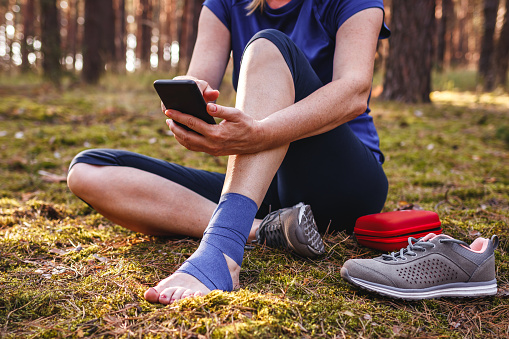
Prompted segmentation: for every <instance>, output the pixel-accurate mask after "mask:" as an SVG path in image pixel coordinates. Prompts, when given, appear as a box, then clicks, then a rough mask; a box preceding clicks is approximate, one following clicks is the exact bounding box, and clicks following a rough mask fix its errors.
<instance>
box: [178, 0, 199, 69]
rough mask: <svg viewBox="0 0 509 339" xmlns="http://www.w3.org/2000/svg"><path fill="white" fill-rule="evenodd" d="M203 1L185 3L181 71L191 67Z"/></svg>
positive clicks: (196, 0)
mask: <svg viewBox="0 0 509 339" xmlns="http://www.w3.org/2000/svg"><path fill="white" fill-rule="evenodd" d="M202 3H203V1H201V0H188V1H186V2H185V5H184V12H183V13H182V31H181V35H180V39H179V40H180V41H179V47H180V48H179V51H180V59H179V73H184V72H186V71H187V68H188V67H189V62H190V61H191V55H192V54H193V48H194V44H195V42H196V35H197V33H198V19H199V17H200V12H201V8H202Z"/></svg>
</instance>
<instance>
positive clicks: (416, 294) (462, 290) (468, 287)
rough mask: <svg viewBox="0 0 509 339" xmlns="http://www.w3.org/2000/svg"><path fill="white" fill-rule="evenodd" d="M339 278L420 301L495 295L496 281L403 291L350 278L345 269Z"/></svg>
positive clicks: (405, 298)
mask: <svg viewBox="0 0 509 339" xmlns="http://www.w3.org/2000/svg"><path fill="white" fill-rule="evenodd" d="M341 277H343V278H344V279H346V280H347V281H349V282H350V283H352V284H354V285H356V286H359V287H361V288H363V289H365V290H368V291H371V292H376V293H379V294H381V295H384V296H388V297H391V298H397V299H404V300H421V299H433V298H440V297H453V298H454V297H455V298H464V297H468V298H474V297H484V296H490V295H495V294H497V281H496V279H493V280H491V281H484V282H471V283H451V284H444V285H440V286H434V287H428V288H422V289H403V288H397V287H391V286H386V285H380V284H376V283H372V282H369V281H366V280H362V279H359V278H354V277H351V276H350V275H349V274H348V269H347V268H345V267H342V268H341Z"/></svg>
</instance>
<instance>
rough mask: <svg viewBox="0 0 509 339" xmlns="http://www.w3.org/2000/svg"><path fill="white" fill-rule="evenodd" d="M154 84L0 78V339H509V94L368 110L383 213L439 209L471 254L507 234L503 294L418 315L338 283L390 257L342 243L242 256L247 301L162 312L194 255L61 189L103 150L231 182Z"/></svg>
mask: <svg viewBox="0 0 509 339" xmlns="http://www.w3.org/2000/svg"><path fill="white" fill-rule="evenodd" d="M156 78H157V76H156V75H154V74H151V75H147V76H145V77H140V76H136V77H134V76H131V77H127V76H123V77H117V78H115V77H108V78H107V79H105V81H103V82H101V84H100V85H99V86H97V87H86V86H81V85H75V86H71V85H66V86H65V87H64V89H63V90H55V89H54V88H52V87H51V86H49V85H45V84H44V83H42V82H41V81H40V80H38V79H36V78H35V79H31V78H21V79H20V78H19V77H16V78H9V77H3V78H2V79H1V80H0V141H1V144H0V145H1V146H0V159H1V163H0V337H2V338H21V337H29V338H38V337H77V338H80V337H91V338H95V337H179V338H181V337H182V338H184V337H185V338H208V337H215V338H223V337H230V338H241V337H245V338H251V337H256V338H272V337H281V338H283V337H288V338H293V337H302V338H335V337H338V338H343V337H354V338H372V337H411V338H438V337H453V338H465V337H466V338H500V337H509V228H508V220H509V120H508V111H509V96H508V95H507V94H504V93H497V94H480V93H476V92H475V91H457V90H455V86H454V82H451V81H452V80H450V81H444V82H443V84H446V86H442V89H447V91H446V90H439V91H436V92H434V93H433V95H432V98H433V104H428V105H424V104H423V105H405V104H401V103H394V102H383V101H379V100H377V99H376V98H374V99H373V100H372V105H371V107H372V111H373V113H372V115H373V116H374V118H375V122H376V125H377V127H378V130H379V134H380V137H381V140H382V145H381V146H382V149H383V151H384V153H385V155H386V163H385V165H384V168H385V170H386V173H387V176H388V178H389V182H390V191H389V196H388V199H387V203H386V206H385V208H384V211H391V210H394V209H397V208H401V207H403V206H405V205H414V206H420V207H421V208H423V209H426V210H431V211H436V212H437V213H438V214H439V216H440V218H441V221H442V226H443V230H444V232H445V233H446V234H449V235H451V236H453V237H455V238H457V239H461V240H464V241H467V242H469V243H470V242H472V241H473V240H474V239H475V238H477V237H479V236H482V237H487V238H489V237H491V236H492V235H493V234H497V235H498V236H499V237H500V240H501V241H500V245H499V248H498V250H497V251H496V267H497V280H498V286H499V292H498V294H497V295H496V296H493V297H487V298H475V299H449V298H444V299H437V300H425V301H413V302H409V301H401V300H393V299H389V298H384V297H381V296H378V295H374V294H371V293H368V292H365V291H363V290H360V289H358V288H356V287H354V286H352V285H350V284H349V283H347V282H346V281H344V280H343V279H342V278H341V277H340V274H339V271H340V268H341V266H342V264H343V263H344V262H345V261H346V260H347V259H349V258H353V257H356V258H370V257H373V256H378V255H380V254H381V253H380V252H377V251H374V250H370V249H368V248H365V247H362V246H360V245H358V244H357V243H356V241H355V240H354V239H353V238H352V237H351V236H350V235H347V234H344V233H339V234H327V235H326V236H325V244H326V250H327V252H326V254H325V255H324V256H323V257H320V258H319V259H317V260H309V259H302V258H299V257H297V256H295V255H293V254H291V253H289V252H286V251H282V250H271V249H267V248H263V247H261V246H257V247H255V248H254V249H253V250H250V251H247V252H246V253H245V256H244V263H243V266H242V272H241V276H240V280H241V281H240V282H241V285H242V288H241V289H240V290H238V291H234V292H231V293H226V292H217V291H216V292H212V293H210V294H209V295H207V296H205V297H199V298H194V299H188V300H184V301H182V302H179V303H176V304H175V305H171V306H162V305H155V304H150V303H148V302H146V301H145V300H144V299H143V292H144V290H145V289H147V288H148V287H150V286H153V285H154V284H155V283H157V282H158V281H159V280H160V279H162V278H164V277H166V276H168V275H169V274H171V273H172V272H173V271H174V270H175V269H176V268H177V267H179V265H180V264H181V263H182V262H183V261H184V260H185V259H186V258H187V257H188V256H189V255H190V254H192V253H193V251H194V250H195V249H196V248H197V246H198V242H197V241H196V240H195V239H189V238H162V237H152V236H146V235H142V234H139V233H134V232H131V231H128V230H125V229H123V228H122V227H119V226H117V225H114V224H113V223H111V222H110V221H108V220H106V219H105V218H103V217H102V216H100V215H99V214H97V213H96V212H95V211H94V210H92V209H91V208H89V207H88V206H87V205H86V204H84V203H83V202H82V201H80V200H79V199H78V198H76V197H75V196H73V195H72V194H71V193H70V192H69V190H68V188H67V186H66V184H65V177H66V173H67V167H68V165H69V162H70V161H71V159H72V158H73V156H74V155H76V154H77V153H78V152H79V151H81V150H84V149H87V148H96V147H108V148H122V149H127V150H131V151H136V152H141V153H145V154H147V155H151V156H154V157H158V158H163V159H167V160H170V161H173V162H178V163H181V164H184V165H188V166H194V167H198V168H202V169H206V170H215V171H224V169H225V165H226V158H224V157H213V156H209V155H206V154H202V153H193V152H189V151H187V150H185V149H184V148H182V147H181V146H180V145H179V144H178V143H177V142H176V141H175V140H174V139H173V138H172V137H171V135H169V133H168V129H167V127H166V125H165V122H164V120H165V119H164V116H163V115H162V113H161V111H160V108H159V100H158V98H157V95H156V94H155V92H154V91H153V89H152V86H151V83H152V81H153V80H155V79H156ZM32 80H33V81H32ZM231 95H232V94H231V91H228V90H225V91H224V93H223V96H224V97H226V98H223V102H228V101H229V100H231V97H232V96H231Z"/></svg>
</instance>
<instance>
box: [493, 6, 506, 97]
mask: <svg viewBox="0 0 509 339" xmlns="http://www.w3.org/2000/svg"><path fill="white" fill-rule="evenodd" d="M508 64H509V0H506V2H505V15H504V23H503V25H502V30H501V31H500V37H499V38H498V43H497V49H496V53H495V68H496V72H495V85H496V86H502V87H505V86H506V84H507V69H508V66H509V65H508Z"/></svg>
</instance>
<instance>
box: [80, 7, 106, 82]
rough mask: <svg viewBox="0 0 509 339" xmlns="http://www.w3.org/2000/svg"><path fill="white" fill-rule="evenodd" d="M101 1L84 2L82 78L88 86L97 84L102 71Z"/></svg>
mask: <svg viewBox="0 0 509 339" xmlns="http://www.w3.org/2000/svg"><path fill="white" fill-rule="evenodd" d="M101 1H103V0H85V34H84V37H83V71H82V78H83V80H84V81H85V82H86V83H89V84H96V83H98V82H99V78H100V77H101V74H102V72H103V70H104V60H103V59H102V57H101V40H102V39H101V34H102V32H101V28H102V25H101V16H100V13H101V7H102V6H101Z"/></svg>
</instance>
